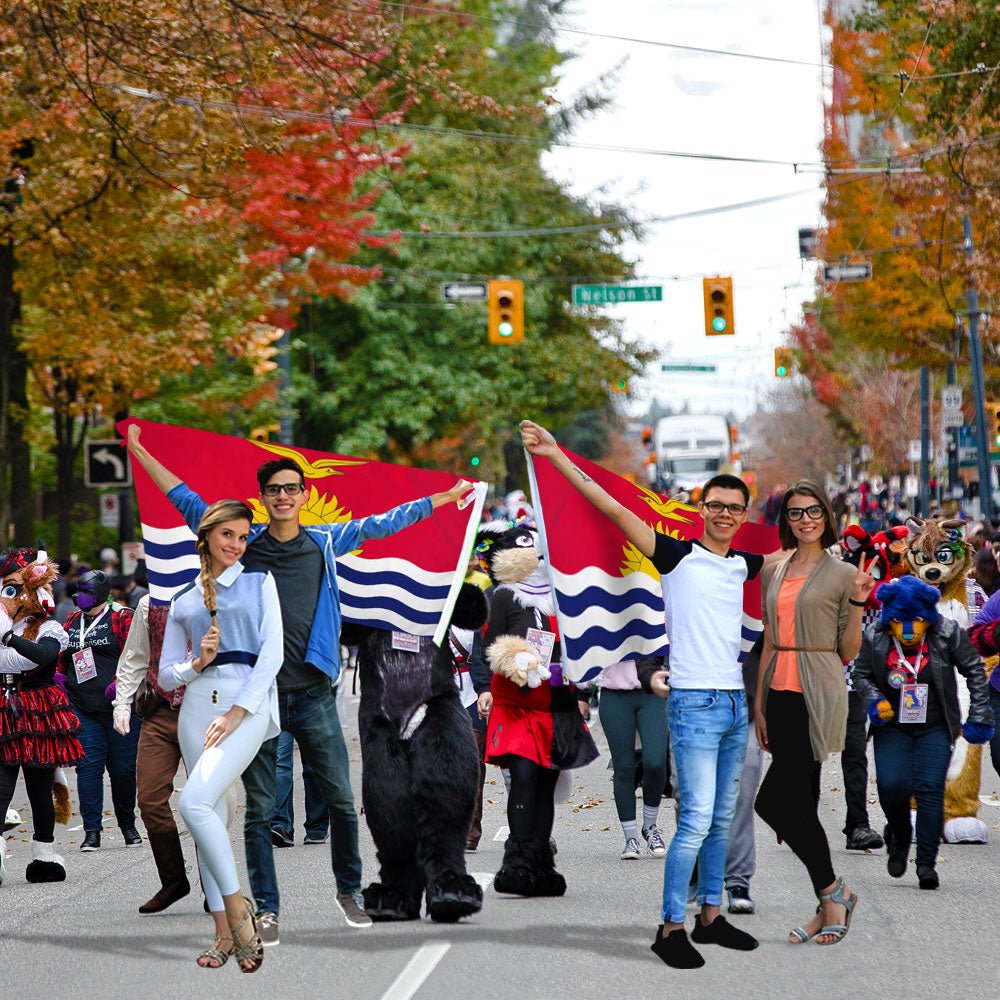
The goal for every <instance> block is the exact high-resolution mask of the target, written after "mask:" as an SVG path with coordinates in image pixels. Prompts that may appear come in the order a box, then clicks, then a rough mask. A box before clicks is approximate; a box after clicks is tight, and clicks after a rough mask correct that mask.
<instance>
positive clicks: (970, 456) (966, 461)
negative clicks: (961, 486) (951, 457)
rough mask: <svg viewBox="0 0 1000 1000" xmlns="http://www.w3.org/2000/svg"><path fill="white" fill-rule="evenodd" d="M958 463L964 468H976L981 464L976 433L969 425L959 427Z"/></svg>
mask: <svg viewBox="0 0 1000 1000" xmlns="http://www.w3.org/2000/svg"><path fill="white" fill-rule="evenodd" d="M958 464H959V465H960V466H962V467H963V468H975V467H976V466H977V465H978V464H979V447H978V446H977V445H976V435H975V434H974V433H973V430H972V428H971V427H969V426H962V427H959V428H958Z"/></svg>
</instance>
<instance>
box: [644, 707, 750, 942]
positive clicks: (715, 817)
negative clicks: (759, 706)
mask: <svg viewBox="0 0 1000 1000" xmlns="http://www.w3.org/2000/svg"><path fill="white" fill-rule="evenodd" d="M667 721H668V723H669V726H670V741H671V746H672V748H673V755H674V763H675V765H676V768H677V773H676V776H675V783H676V796H677V801H678V803H679V807H680V808H679V814H678V817H677V831H676V833H675V834H674V836H673V839H672V840H671V841H670V848H669V850H668V851H667V857H666V862H665V865H664V871H663V910H662V916H663V920H664V921H665V922H668V923H673V924H683V923H684V916H685V910H686V906H687V897H688V884H689V883H690V881H691V874H692V872H693V871H694V866H695V861H697V862H698V902H699V903H700V904H702V905H706V904H707V905H709V906H719V905H721V903H722V884H723V878H724V874H725V869H726V854H727V851H728V849H729V826H730V823H731V822H732V819H733V813H734V812H735V811H736V799H737V797H738V796H739V792H740V775H741V774H742V772H743V760H744V758H745V756H746V749H747V699H746V694H745V693H744V691H743V689H742V688H740V689H739V690H733V691H728V690H709V689H698V690H690V689H685V688H674V689H673V690H672V691H671V692H670V697H669V698H667Z"/></svg>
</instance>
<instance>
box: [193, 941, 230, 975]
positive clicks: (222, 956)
mask: <svg viewBox="0 0 1000 1000" xmlns="http://www.w3.org/2000/svg"><path fill="white" fill-rule="evenodd" d="M232 940H233V939H232V938H231V937H217V938H216V939H215V940H214V941H213V942H212V947H211V948H206V949H205V950H204V951H203V952H202V953H201V954H200V955H199V956H198V957H197V958H196V959H195V961H196V962H197V963H198V968H199V969H221V968H222V967H223V966H224V965H225V964H226V962H228V961H229V956H230V955H231V954H232V949H230V950H229V951H223V950H222V942H223V941H232ZM234 943H235V942H234Z"/></svg>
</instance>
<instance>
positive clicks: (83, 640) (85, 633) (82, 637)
mask: <svg viewBox="0 0 1000 1000" xmlns="http://www.w3.org/2000/svg"><path fill="white" fill-rule="evenodd" d="M107 613H108V605H106V604H105V605H104V610H103V611H102V612H101V613H100V614H99V615H98V616H97V617H96V618H95V619H94V620H93V622H92V623H91V626H90V628H84V627H83V623H84V619H85V618H86V617H87V616H86V615H85V614H84V613H83V612H82V611H81V612H80V649H83V647H84V646H85V645H86V644H87V636H88V635H90V633H91V632H93V631H94V629H95V628H97V626H98V624H99V623H100V621H101V619H102V618H103V617H104V616H105V615H106V614H107Z"/></svg>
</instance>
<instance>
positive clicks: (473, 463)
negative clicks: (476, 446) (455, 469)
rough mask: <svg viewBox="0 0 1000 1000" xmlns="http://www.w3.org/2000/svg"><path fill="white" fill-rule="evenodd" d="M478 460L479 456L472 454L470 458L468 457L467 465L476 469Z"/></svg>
mask: <svg viewBox="0 0 1000 1000" xmlns="http://www.w3.org/2000/svg"><path fill="white" fill-rule="evenodd" d="M479 461H480V459H479V456H478V455H473V456H472V458H470V459H469V465H471V466H472V467H473V468H474V469H478V468H479Z"/></svg>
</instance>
